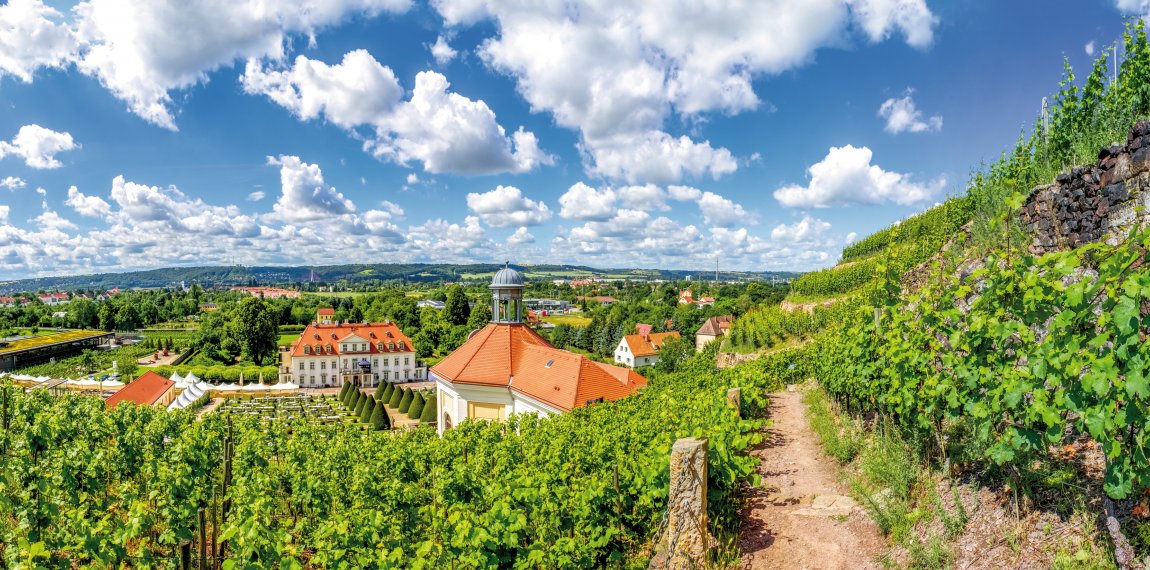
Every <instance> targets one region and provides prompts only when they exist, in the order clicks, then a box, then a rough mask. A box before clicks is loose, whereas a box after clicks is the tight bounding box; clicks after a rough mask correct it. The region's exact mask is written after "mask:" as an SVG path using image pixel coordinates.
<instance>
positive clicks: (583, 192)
mask: <svg viewBox="0 0 1150 570" xmlns="http://www.w3.org/2000/svg"><path fill="white" fill-rule="evenodd" d="M616 198H617V196H616V195H615V191H614V190H612V189H610V188H598V189H596V188H592V187H590V186H588V185H586V184H584V183H582V182H576V183H575V184H572V185H571V187H570V188H568V189H567V191H566V192H564V193H563V195H562V196H560V197H559V206H560V207H561V208H560V210H559V216H561V217H564V218H568V219H573V220H597V221H602V220H608V219H610V218H612V217H613V216H614V215H615V213H616V211H617V210H618V208H617V207H616V205H615V200H616Z"/></svg>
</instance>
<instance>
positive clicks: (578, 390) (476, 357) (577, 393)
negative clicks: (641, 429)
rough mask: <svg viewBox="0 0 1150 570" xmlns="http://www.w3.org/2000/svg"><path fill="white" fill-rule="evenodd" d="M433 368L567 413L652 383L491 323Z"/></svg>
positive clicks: (521, 328)
mask: <svg viewBox="0 0 1150 570" xmlns="http://www.w3.org/2000/svg"><path fill="white" fill-rule="evenodd" d="M431 371H432V372H433V373H435V375H436V376H438V377H440V378H443V379H444V380H447V381H449V382H452V383H455V384H472V385H480V386H506V387H508V388H510V389H511V390H514V391H516V392H519V393H521V394H524V395H526V396H529V397H531V398H534V399H536V400H539V401H542V402H544V403H546V404H548V405H551V406H554V407H555V408H558V409H560V410H564V411H566V410H571V409H574V408H579V407H582V406H585V405H587V402H588V401H592V400H597V399H599V398H603V399H604V400H618V399H620V398H623V397H625V396H628V395H630V394H632V393H633V392H634V391H635V390H637V389H638V388H640V387H642V386H646V385H647V380H646V379H645V378H643V377H642V376H640V375H639V374H636V373H635V372H634V371H632V370H629V369H626V368H620V367H618V366H611V365H609V364H602V363H599V362H595V361H593V360H591V359H589V358H587V357H585V356H583V355H580V354H575V353H573V352H568V351H566V350H560V349H558V348H555V347H554V346H552V345H551V343H549V342H547V339H544V338H543V337H541V336H539V334H538V333H536V332H535V331H534V330H531V328H530V327H527V326H525V325H522V324H495V323H492V324H489V325H487V326H486V327H484V328H482V329H480V330H478V331H476V332H475V334H473V335H471V338H469V339H468V340H467V342H465V343H463V346H460V347H459V348H458V349H456V350H455V351H454V352H452V353H451V354H449V355H447V357H446V358H444V359H443V360H441V361H440V362H439V364H436V365H435V366H433V367H432V369H431Z"/></svg>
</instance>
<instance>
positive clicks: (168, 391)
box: [104, 370, 176, 410]
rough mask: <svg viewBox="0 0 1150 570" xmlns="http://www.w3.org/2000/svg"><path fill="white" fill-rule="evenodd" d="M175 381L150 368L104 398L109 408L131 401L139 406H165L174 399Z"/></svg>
mask: <svg viewBox="0 0 1150 570" xmlns="http://www.w3.org/2000/svg"><path fill="white" fill-rule="evenodd" d="M175 387H176V383H175V382H173V381H171V380H168V379H167V378H164V377H163V376H160V375H159V374H156V373H155V372H152V371H151V370H149V371H147V372H145V373H143V374H141V375H140V377H139V378H136V379H135V380H132V381H131V382H129V383H128V385H127V386H124V387H123V388H120V389H119V390H117V391H116V393H115V394H112V395H111V396H108V399H107V400H104V405H105V406H107V408H108V409H109V410H110V409H112V408H114V407H116V406H117V405H118V404H120V403H121V402H131V403H133V404H136V405H139V406H163V407H164V408H167V407H168V406H169V405H170V404H171V403H172V401H173V400H175V399H176V391H175Z"/></svg>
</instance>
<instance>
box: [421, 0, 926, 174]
mask: <svg viewBox="0 0 1150 570" xmlns="http://www.w3.org/2000/svg"><path fill="white" fill-rule="evenodd" d="M433 5H434V6H435V7H436V9H437V10H438V11H439V12H440V14H441V15H442V16H443V17H444V19H445V20H446V22H447V24H448V25H449V26H464V25H472V24H475V23H477V22H479V21H482V20H493V21H494V23H495V24H496V26H497V29H498V35H497V36H496V37H493V38H490V39H488V40H487V41H485V42H483V44H482V45H481V46H480V48H479V51H478V53H479V55H480V57H481V58H482V59H483V60H484V61H485V62H486V63H487V64H488V65H489V66H491V67H492V68H494V69H496V70H499V71H501V72H503V73H506V74H508V75H510V76H512V77H513V78H514V79H515V81H516V82H517V85H518V88H519V92H520V93H521V94H522V95H523V97H524V98H525V99H526V100H527V101H528V102H529V103H530V104H531V106H532V108H533V109H535V110H539V111H547V112H549V113H551V114H552V115H553V116H554V117H555V120H556V122H557V123H558V124H559V125H561V126H564V127H568V128H573V129H577V130H578V131H579V133H580V137H581V142H580V147H581V149H582V150H583V151H584V152H585V153H586V156H587V160H588V170H589V171H591V172H593V173H596V174H600V175H603V176H606V177H608V178H613V179H621V180H625V181H627V182H632V183H635V182H640V183H642V182H657V183H670V182H675V181H677V180H679V179H680V178H682V177H685V176H695V177H699V176H705V175H709V176H712V177H718V176H722V175H723V174H727V173H729V172H731V171H733V170H735V168H737V164H736V162H735V161H734V159H733V158H732V157H731V154H730V152H729V151H728V150H727V149H725V148H721V147H719V148H716V147H712V145H711V144H710V143H708V142H705V141H704V142H696V141H694V140H691V139H690V138H689V137H675V136H673V135H671V134H670V133H667V132H665V130H664V127H665V124H666V123H667V122H668V119H669V118H670V117H672V116H673V115H680V116H682V117H692V116H695V115H699V114H702V113H707V112H715V111H718V112H722V113H725V114H736V113H739V112H742V111H746V110H750V109H754V108H756V107H758V106H759V105H760V104H761V101H760V99H759V97H758V95H757V94H756V93H755V91H754V89H753V86H752V81H753V80H754V78H755V77H756V76H760V75H765V74H777V73H781V72H783V71H786V70H788V69H792V68H794V67H797V66H799V65H802V64H803V63H805V62H807V61H809V60H810V59H811V58H812V56H813V55H814V53H815V51H816V50H817V49H819V48H820V47H823V46H829V45H841V44H843V43H844V42H843V38H844V35H845V34H849V33H850V31H851V30H857V31H858V32H861V33H862V35H863V36H864V37H865V38H867V39H868V40H870V41H881V40H883V39H886V38H888V37H891V36H892V35H895V34H901V35H902V36H903V37H904V38H905V39H906V41H907V43H909V44H911V45H913V46H916V47H925V46H927V45H929V44H930V43H931V41H932V39H933V28H934V26H935V25H936V19H935V17H934V16H933V14H932V13H931V12H930V10H929V9H928V8H927V7H926V5H925V3H924V1H923V0H781V1H778V2H757V1H754V0H741V1H734V2H723V3H718V4H706V5H704V4H700V3H698V2H690V1H687V0H673V1H670V2H646V1H643V0H581V1H577V2H553V3H543V4H540V3H536V2H532V3H527V2H524V1H523V0H482V1H480V0H434V1H433ZM571 70H578V73H571Z"/></svg>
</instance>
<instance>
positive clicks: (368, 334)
mask: <svg viewBox="0 0 1150 570" xmlns="http://www.w3.org/2000/svg"><path fill="white" fill-rule="evenodd" d="M367 336H369V337H371V338H375V331H371V332H369V333H367Z"/></svg>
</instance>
